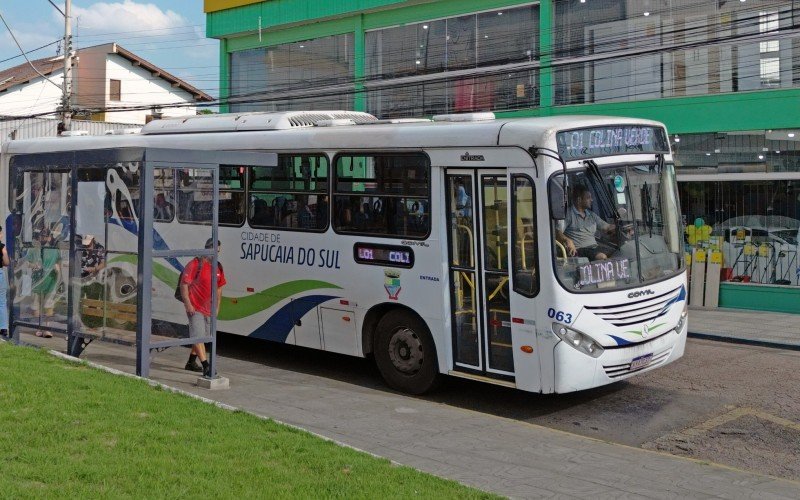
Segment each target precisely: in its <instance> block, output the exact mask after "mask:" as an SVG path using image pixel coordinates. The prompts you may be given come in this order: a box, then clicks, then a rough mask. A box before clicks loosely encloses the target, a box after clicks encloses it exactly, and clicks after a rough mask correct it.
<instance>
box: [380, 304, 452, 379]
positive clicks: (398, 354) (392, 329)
mask: <svg viewBox="0 0 800 500" xmlns="http://www.w3.org/2000/svg"><path fill="white" fill-rule="evenodd" d="M373 353H374V356H375V364H377V365H378V370H380V372H381V375H382V376H383V378H384V380H386V383H387V384H389V386H390V387H392V388H393V389H397V390H399V391H403V392H406V393H409V394H423V393H425V392H427V391H429V390H431V389H432V388H433V387H434V386H435V385H436V382H437V381H438V378H439V366H438V363H437V361H436V346H435V345H434V343H433V339H432V338H431V334H430V332H429V331H428V328H427V327H426V326H425V323H423V322H422V320H420V319H419V318H417V317H416V316H414V315H412V314H409V313H407V312H405V311H400V310H396V311H391V312H389V313H387V314H386V315H385V316H384V317H383V318H381V320H380V321H379V322H378V326H377V329H376V332H375V343H374V346H373Z"/></svg>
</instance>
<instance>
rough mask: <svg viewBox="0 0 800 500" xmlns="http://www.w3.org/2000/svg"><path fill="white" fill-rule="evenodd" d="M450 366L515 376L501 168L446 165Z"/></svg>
mask: <svg viewBox="0 0 800 500" xmlns="http://www.w3.org/2000/svg"><path fill="white" fill-rule="evenodd" d="M446 195H447V217H448V221H447V222H448V232H449V234H448V244H449V273H450V280H449V281H450V300H451V307H452V313H451V314H452V318H451V320H452V325H453V358H454V368H455V369H456V370H460V371H466V372H472V373H475V372H478V374H481V375H486V376H491V377H493V378H501V379H505V380H509V381H513V377H514V356H513V350H512V339H511V315H510V303H509V299H510V295H509V255H508V185H507V174H506V171H505V170H479V171H477V172H476V171H459V170H448V172H447V178H446Z"/></svg>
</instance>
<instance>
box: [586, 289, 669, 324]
mask: <svg viewBox="0 0 800 500" xmlns="http://www.w3.org/2000/svg"><path fill="white" fill-rule="evenodd" d="M680 294H681V287H678V288H676V289H674V290H671V291H669V292H667V293H664V294H661V295H658V296H656V297H651V298H647V299H643V300H637V301H634V302H628V303H627V304H616V305H612V306H586V309H588V310H589V311H591V312H592V313H594V314H595V315H596V316H597V317H599V318H600V319H603V320H605V321H608V322H609V323H611V324H612V325H614V326H620V327H622V326H630V325H640V324H642V323H648V322H650V321H653V320H654V319H656V318H658V317H659V316H663V315H664V314H666V313H667V311H669V306H670V305H672V304H673V303H675V302H676V299H678V297H679V296H680Z"/></svg>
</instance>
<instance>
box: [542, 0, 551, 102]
mask: <svg viewBox="0 0 800 500" xmlns="http://www.w3.org/2000/svg"><path fill="white" fill-rule="evenodd" d="M553 24H554V21H553V0H541V2H539V63H540V66H539V106H540V108H541V114H542V116H548V115H551V114H552V113H553V103H554V99H553V95H554V92H553V66H552V63H553V31H554V29H553Z"/></svg>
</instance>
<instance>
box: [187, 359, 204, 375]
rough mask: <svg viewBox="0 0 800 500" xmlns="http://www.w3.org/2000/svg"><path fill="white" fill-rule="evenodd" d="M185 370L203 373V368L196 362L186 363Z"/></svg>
mask: <svg viewBox="0 0 800 500" xmlns="http://www.w3.org/2000/svg"><path fill="white" fill-rule="evenodd" d="M184 369H186V370H189V371H190V372H201V371H203V367H202V366H201V365H200V363H198V362H197V361H195V362H194V363H192V362H191V361H188V362H187V363H186V366H185V367H184Z"/></svg>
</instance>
